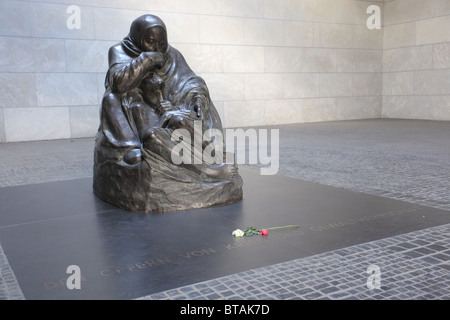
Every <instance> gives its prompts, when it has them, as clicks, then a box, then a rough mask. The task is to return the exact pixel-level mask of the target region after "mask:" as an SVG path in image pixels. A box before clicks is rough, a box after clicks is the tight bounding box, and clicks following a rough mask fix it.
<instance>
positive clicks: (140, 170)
mask: <svg viewBox="0 0 450 320" xmlns="http://www.w3.org/2000/svg"><path fill="white" fill-rule="evenodd" d="M154 27H160V28H162V29H163V30H164V31H165V34H166V37H167V31H166V26H165V25H164V23H163V21H162V20H161V19H159V18H158V17H156V16H153V15H144V16H141V17H139V18H137V19H136V20H135V21H133V23H132V25H131V27H130V32H129V34H128V35H127V37H125V38H124V39H123V40H122V42H120V43H119V44H117V45H115V46H113V47H111V48H110V50H109V53H108V60H109V69H108V72H107V74H106V78H105V94H104V97H103V101H102V108H101V113H100V126H99V130H98V133H97V136H96V147H95V151H94V193H96V194H97V195H98V196H99V197H100V198H102V199H103V200H105V201H107V202H110V203H113V204H115V205H116V206H118V207H121V208H124V209H127V210H131V211H145V212H150V211H159V212H162V211H170V210H183V209H189V208H196V207H207V206H211V205H219V204H227V203H232V202H236V201H239V200H240V199H241V198H242V179H241V178H240V176H239V175H238V174H235V175H232V176H231V175H230V176H229V177H227V178H224V179H222V180H220V181H204V180H203V179H202V177H200V176H199V175H198V174H197V173H194V172H191V171H190V170H188V169H186V168H183V167H180V166H176V165H174V164H173V163H170V161H167V159H164V158H163V157H161V155H160V154H156V153H154V152H151V151H150V150H146V149H145V148H143V145H142V141H140V138H139V133H138V130H137V128H136V123H135V121H134V119H133V114H132V112H131V105H132V104H133V103H135V102H142V96H140V91H139V90H140V89H139V85H140V83H141V81H142V80H143V79H144V78H146V77H148V76H149V74H150V72H149V66H148V61H145V60H144V59H143V58H142V56H141V53H142V52H143V44H142V42H143V37H144V35H145V32H146V30H147V29H149V28H154ZM166 39H167V38H166ZM161 53H163V55H164V60H165V63H164V65H163V66H162V67H161V68H160V69H158V70H152V72H151V73H154V74H156V75H158V76H159V77H160V78H161V79H162V80H163V82H164V87H163V89H162V91H163V97H164V99H166V100H168V101H170V102H171V104H172V105H173V106H174V107H176V108H178V109H185V110H192V109H193V106H194V105H197V106H198V105H199V106H200V108H201V116H202V117H201V120H202V127H203V132H205V131H206V130H207V129H218V130H220V131H222V123H221V120H220V117H219V115H218V113H217V110H216V108H215V107H214V104H213V103H212V101H211V99H210V95H209V91H208V88H207V86H206V83H205V82H204V80H203V79H202V78H201V77H199V76H197V75H196V74H195V73H194V72H193V71H192V70H191V68H190V67H189V66H188V64H187V63H186V61H185V59H184V57H183V56H182V55H181V53H180V52H179V51H178V50H176V49H175V48H173V47H171V46H170V45H169V44H168V43H167V50H165V52H161ZM147 108H150V106H147ZM152 112H153V111H152ZM150 122H152V121H150ZM148 126H149V127H151V128H152V127H154V126H155V122H153V123H148ZM156 130H157V132H159V134H161V136H164V137H165V138H167V137H170V133H169V132H168V130H167V129H165V128H156ZM131 149H139V150H142V155H143V158H144V160H145V161H142V162H140V163H138V164H136V165H128V164H126V163H125V162H124V161H123V157H124V154H125V153H126V152H127V151H129V150H131Z"/></svg>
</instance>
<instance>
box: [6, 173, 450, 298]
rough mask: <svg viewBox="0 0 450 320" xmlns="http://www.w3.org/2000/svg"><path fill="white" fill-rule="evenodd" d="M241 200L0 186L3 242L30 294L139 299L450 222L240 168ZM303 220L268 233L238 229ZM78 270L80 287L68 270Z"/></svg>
mask: <svg viewBox="0 0 450 320" xmlns="http://www.w3.org/2000/svg"><path fill="white" fill-rule="evenodd" d="M241 174H242V177H243V179H244V199H243V201H242V202H239V203H236V204H232V205H228V206H221V207H214V208H207V209H200V210H187V211H179V212H169V213H157V214H144V213H131V212H126V211H123V210H120V209H117V208H115V207H113V206H111V205H109V204H107V203H104V202H103V201H101V200H99V199H98V198H96V197H95V195H94V194H93V193H92V179H78V180H72V181H62V182H52V183H45V184H35V185H27V186H18V187H8V188H1V189H0V203H1V209H0V242H1V244H2V247H3V249H4V251H5V253H6V256H7V258H8V260H9V263H10V265H11V267H12V269H13V271H14V273H15V275H16V278H17V280H18V282H19V285H20V287H21V289H22V291H23V293H24V295H25V298H27V299H133V298H138V297H141V296H144V295H148V294H151V293H155V292H159V291H163V290H167V289H171V288H176V287H180V286H184V285H187V284H192V283H196V282H199V281H204V280H209V279H213V278H216V277H220V276H225V275H229V274H233V273H236V272H240V271H245V270H249V269H253V268H258V267H263V266H267V265H271V264H274V263H279V262H283V261H288V260H292V259H296V258H301V257H305V256H310V255H314V254H318V253H322V252H326V251H330V250H335V249H339V248H343V247H347V246H351V245H355V244H360V243H364V242H368V241H372V240H378V239H382V238H385V237H390V236H394V235H398V234H402V233H406V232H410V231H414V230H419V229H423V228H428V227H431V226H436V225H441V224H445V223H449V222H450V212H448V211H444V210H438V209H433V208H429V207H424V206H419V205H414V204H410V203H406V202H402V201H397V200H392V199H387V198H382V197H378V196H372V195H367V194H362V193H357V192H351V191H347V190H343V189H338V188H334V187H329V186H324V185H320V184H316V183H312V182H306V181H301V180H297V179H291V178H287V177H282V176H261V175H259V171H255V170H250V169H246V168H241ZM291 224H296V225H300V227H299V228H293V229H281V230H272V231H270V232H269V235H268V236H267V237H262V236H253V237H248V238H247V237H244V238H235V237H233V236H232V235H231V233H232V231H233V230H235V229H237V228H240V229H245V228H246V227H249V226H254V227H257V228H264V227H272V226H284V225H291ZM69 265H78V266H79V267H80V269H81V274H82V281H81V289H80V290H77V289H73V290H69V289H68V288H67V286H66V279H67V277H68V276H69V275H68V274H66V269H67V267H68V266H69Z"/></svg>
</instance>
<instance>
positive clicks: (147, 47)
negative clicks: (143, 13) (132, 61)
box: [141, 27, 169, 53]
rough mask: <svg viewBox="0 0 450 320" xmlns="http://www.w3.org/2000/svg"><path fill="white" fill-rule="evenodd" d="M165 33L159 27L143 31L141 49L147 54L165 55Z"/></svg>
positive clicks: (166, 44) (166, 43)
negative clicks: (159, 53) (157, 53)
mask: <svg viewBox="0 0 450 320" xmlns="http://www.w3.org/2000/svg"><path fill="white" fill-rule="evenodd" d="M168 45H169V44H168V42H167V35H166V31H165V30H164V29H163V28H161V27H152V28H148V29H147V30H145V33H144V35H143V37H142V42H141V47H142V50H143V51H147V52H161V53H165V52H166V51H167V48H168Z"/></svg>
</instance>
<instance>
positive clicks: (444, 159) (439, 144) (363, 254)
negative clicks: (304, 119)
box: [0, 120, 450, 300]
mask: <svg viewBox="0 0 450 320" xmlns="http://www.w3.org/2000/svg"><path fill="white" fill-rule="evenodd" d="M274 128H275V127H274ZM279 129H280V171H279V174H281V175H286V176H290V177H293V178H298V179H303V180H307V181H314V182H318V183H321V184H326V185H331V186H335V187H339V188H345V189H349V190H353V191H358V192H364V193H369V194H375V195H381V196H384V197H389V198H394V199H399V200H403V201H407V202H411V203H417V204H421V205H426V206H431V207H435V208H440V209H444V210H449V211H450V170H449V165H450V122H432V121H412V120H361V121H360V120H357V121H343V122H327V123H311V124H299V125H289V126H283V127H280V128H279ZM93 143H94V139H93V138H89V139H74V140H58V141H39V142H24V143H8V144H0V159H1V162H0V187H7V186H13V185H23V184H32V183H40V182H50V181H59V180H71V179H77V178H85V177H90V176H91V175H92V160H93V159H92V150H93ZM0 190H1V189H0ZM449 214H450V213H449ZM449 235H450V225H444V226H439V227H434V228H430V229H425V230H420V231H417V232H412V233H408V234H404V235H399V236H396V237H392V238H386V239H383V240H378V241H374V242H370V243H365V244H360V245H356V246H352V247H348V248H345V249H341V250H336V251H332V252H327V253H324V254H320V255H316V256H311V257H306V258H302V259H297V260H293V261H288V262H285V263H281V264H276V265H272V266H267V267H264V268H259V269H254V270H250V271H247V272H243V273H238V274H234V275H230V276H227V277H223V278H219V279H213V280H210V281H205V282H202V283H197V284H193V285H190V286H186V287H183V288H177V289H173V290H169V291H166V292H161V293H157V294H153V295H150V296H147V297H142V298H141V299H153V300H154V299H449V298H450V295H449V293H450V283H449V279H450V277H449V273H450V260H449V259H450V240H449V239H450V237H449ZM371 264H374V265H377V266H378V267H380V271H381V288H380V289H374V290H369V289H368V287H367V284H366V282H367V279H368V277H369V276H370V275H369V274H367V273H366V271H367V267H368V266H369V265H371ZM0 271H1V274H0V299H21V298H23V295H22V293H21V291H20V287H19V286H18V285H17V282H16V281H15V277H14V273H13V270H11V268H10V267H9V265H8V262H7V258H6V256H5V255H4V253H3V251H2V250H1V246H0Z"/></svg>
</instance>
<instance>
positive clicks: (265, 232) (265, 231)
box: [260, 229, 269, 236]
mask: <svg viewBox="0 0 450 320" xmlns="http://www.w3.org/2000/svg"><path fill="white" fill-rule="evenodd" d="M260 234H262V235H263V236H267V235H268V234H269V231H267V230H266V229H264V230H262V231H261V233H260Z"/></svg>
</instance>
